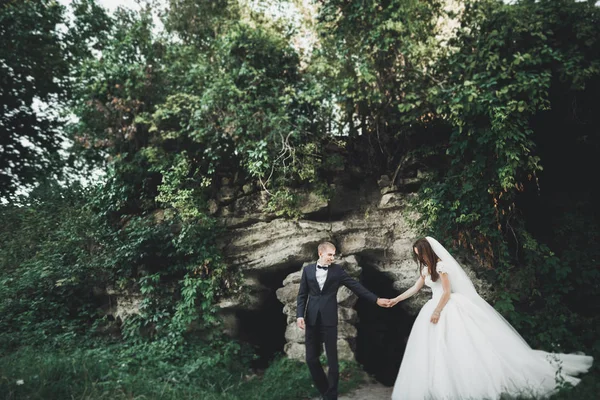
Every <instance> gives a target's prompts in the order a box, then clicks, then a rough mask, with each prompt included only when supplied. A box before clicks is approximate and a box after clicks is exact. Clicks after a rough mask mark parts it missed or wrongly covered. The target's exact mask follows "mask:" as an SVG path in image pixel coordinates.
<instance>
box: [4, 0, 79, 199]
mask: <svg viewBox="0 0 600 400" xmlns="http://www.w3.org/2000/svg"><path fill="white" fill-rule="evenodd" d="M64 11H65V9H64V7H62V6H61V5H59V4H58V3H56V2H55V1H51V0H25V1H18V0H12V1H10V0H9V1H3V2H2V5H0V76H1V77H2V79H1V80H0V104H2V106H1V107H2V110H1V112H0V197H8V196H10V195H12V194H14V193H15V191H17V190H18V188H19V187H21V186H24V185H31V184H33V183H35V182H37V181H38V180H40V179H41V178H42V177H44V176H47V175H49V174H51V173H56V172H58V171H59V170H60V163H59V162H58V157H57V152H58V150H59V149H60V145H61V136H60V134H59V132H58V130H57V120H56V116H55V113H54V112H55V110H54V109H53V106H52V104H55V103H56V102H57V101H60V100H61V99H63V98H64V96H65V94H66V92H65V79H66V78H67V75H68V72H69V65H68V61H67V59H66V57H65V47H64V46H63V44H62V43H61V41H60V37H59V32H58V25H59V24H61V23H63V22H64ZM43 103H45V104H46V105H47V106H48V107H47V108H46V109H45V110H41V109H40V107H38V105H42V104H43Z"/></svg>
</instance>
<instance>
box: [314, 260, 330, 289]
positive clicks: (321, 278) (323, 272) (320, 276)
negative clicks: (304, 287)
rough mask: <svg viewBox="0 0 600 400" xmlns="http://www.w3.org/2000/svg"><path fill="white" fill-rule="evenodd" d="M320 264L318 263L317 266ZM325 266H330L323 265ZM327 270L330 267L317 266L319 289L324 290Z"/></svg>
mask: <svg viewBox="0 0 600 400" xmlns="http://www.w3.org/2000/svg"><path fill="white" fill-rule="evenodd" d="M319 265H320V264H319V263H317V267H318V266H319ZM323 267H328V265H323ZM327 272H329V270H328V269H323V268H317V283H318V284H319V289H321V290H323V285H325V281H326V280H327Z"/></svg>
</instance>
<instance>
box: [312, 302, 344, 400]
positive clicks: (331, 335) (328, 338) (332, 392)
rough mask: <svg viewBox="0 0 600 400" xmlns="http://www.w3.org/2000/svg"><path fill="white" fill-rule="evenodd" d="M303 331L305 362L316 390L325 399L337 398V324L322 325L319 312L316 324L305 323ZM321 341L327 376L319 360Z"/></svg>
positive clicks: (333, 399) (335, 399)
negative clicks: (304, 332) (323, 346)
mask: <svg viewBox="0 0 600 400" xmlns="http://www.w3.org/2000/svg"><path fill="white" fill-rule="evenodd" d="M305 331H306V336H305V346H306V364H307V365H308V370H309V371H310V374H311V376H312V378H313V381H314V383H315V385H316V387H317V390H318V391H319V392H320V393H321V395H322V396H323V397H324V398H325V399H327V400H337V398H338V381H339V375H340V371H339V363H338V351H337V325H332V326H324V325H323V324H322V322H321V315H320V313H319V315H318V316H317V321H316V324H315V325H306V327H305ZM323 343H324V344H325V354H326V355H327V366H328V367H329V372H328V376H325V371H323V367H321V363H320V362H319V356H320V355H321V348H322V344H323Z"/></svg>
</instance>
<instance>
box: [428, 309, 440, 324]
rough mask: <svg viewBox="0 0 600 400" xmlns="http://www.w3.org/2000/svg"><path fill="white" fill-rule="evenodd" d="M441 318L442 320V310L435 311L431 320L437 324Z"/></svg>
mask: <svg viewBox="0 0 600 400" xmlns="http://www.w3.org/2000/svg"><path fill="white" fill-rule="evenodd" d="M439 320H440V312H439V311H434V312H433V314H431V319H430V320H429V321H431V323H432V324H437V323H438V321H439Z"/></svg>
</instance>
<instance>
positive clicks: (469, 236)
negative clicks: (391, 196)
mask: <svg viewBox="0 0 600 400" xmlns="http://www.w3.org/2000/svg"><path fill="white" fill-rule="evenodd" d="M599 18H600V13H599V11H598V9H597V8H596V7H593V6H592V5H590V4H584V3H574V2H573V1H552V2H551V1H541V2H536V3H533V2H518V3H516V4H514V5H507V4H504V3H502V2H497V1H475V2H467V3H466V6H465V10H464V12H463V14H462V20H461V26H460V28H459V29H458V31H457V35H456V37H455V38H453V39H452V40H450V41H449V45H450V50H449V51H448V52H447V53H446V54H444V55H443V57H441V58H440V60H439V62H438V63H436V65H435V70H434V71H433V72H434V73H435V74H436V75H437V76H439V78H440V80H441V79H442V78H443V83H442V84H441V85H440V87H431V88H430V89H429V90H428V97H427V102H428V103H429V104H431V107H432V108H433V109H434V110H435V112H436V114H437V115H438V118H441V119H443V120H444V123H445V124H447V125H448V134H449V135H448V140H447V142H446V143H445V146H444V147H445V155H444V158H443V161H442V162H440V163H439V164H440V166H441V167H442V168H439V169H438V171H439V173H438V174H436V175H434V176H433V179H432V180H431V181H430V182H429V183H428V184H426V185H425V186H424V187H423V189H422V196H421V200H420V201H419V203H418V205H417V207H419V210H420V211H421V212H422V219H421V221H420V223H421V224H423V225H422V226H427V227H428V229H430V230H432V231H434V232H436V235H437V236H438V237H440V238H441V239H443V240H445V241H446V242H447V243H454V244H455V245H456V247H458V248H463V249H467V250H468V251H469V252H471V253H474V254H475V255H476V256H477V258H478V259H479V262H482V263H483V264H484V265H487V266H488V267H489V268H491V269H493V270H492V273H491V274H489V275H490V279H492V280H493V282H494V283H495V285H496V286H497V287H498V302H497V307H498V309H499V310H501V311H503V312H505V314H506V315H509V316H510V319H511V322H513V323H514V324H515V326H516V327H517V329H519V331H520V332H522V333H523V334H524V335H525V336H526V337H527V338H528V340H530V342H531V343H532V344H533V345H534V346H543V347H546V348H553V347H554V346H556V345H557V344H558V343H562V344H563V345H565V344H566V345H567V346H568V347H569V348H576V347H577V346H582V343H580V342H578V341H577V340H576V338H574V337H573V336H572V335H571V334H570V333H569V332H571V331H572V330H573V329H576V327H578V328H582V326H581V325H578V324H580V323H581V322H582V320H581V318H580V317H578V316H576V315H575V314H574V313H573V311H572V310H571V309H569V307H568V306H567V303H568V302H567V298H568V296H570V295H571V294H572V293H574V292H575V291H576V290H577V291H579V290H581V289H583V290H584V291H585V295H583V296H581V298H587V299H591V298H594V297H595V296H597V295H598V292H597V289H592V288H591V287H589V286H586V287H583V288H579V287H578V288H576V287H575V286H574V285H572V284H571V282H573V281H572V280H571V279H573V278H574V276H573V272H574V269H573V268H572V267H573V266H574V265H575V264H572V263H571V260H569V259H568V258H563V259H560V258H558V257H557V255H556V254H555V253H554V252H553V251H551V249H550V248H549V247H548V246H547V245H545V244H544V243H541V242H539V241H538V240H537V239H536V238H534V237H533V236H532V235H531V234H530V233H529V231H528V229H527V227H526V225H525V220H524V219H523V218H522V216H521V215H520V214H519V213H520V211H519V209H518V206H517V200H518V199H519V196H520V195H521V193H522V192H523V191H524V190H525V187H527V188H528V190H536V184H538V183H539V181H538V175H539V174H540V173H541V172H542V171H543V161H544V160H541V159H540V157H539V156H538V155H537V154H536V143H535V142H534V139H533V138H534V130H533V127H532V125H531V121H532V120H533V119H534V118H540V116H541V115H544V113H545V112H547V110H549V109H550V108H551V107H552V106H553V104H552V103H551V99H550V95H549V93H550V92H551V91H552V90H556V87H558V86H560V87H566V88H568V89H567V90H569V91H572V92H575V93H577V92H578V91H581V92H584V91H585V90H586V88H587V87H588V86H591V87H593V86H594V82H597V81H598V80H599V79H600V69H599V68H598V66H599V65H600V64H599V62H600V60H598V58H597V57H596V56H594V55H593V52H594V51H596V52H597V51H598V49H600V41H599V40H598V37H600V36H599V35H598V33H599V32H598V24H597V21H598V19H599ZM593 32H595V33H593ZM566 37H568V38H570V39H569V40H566V39H565V38H566ZM592 49H595V50H592ZM574 54H576V56H574ZM596 54H597V53H596ZM538 188H539V187H538ZM542 190H543V189H542ZM564 222H566V221H564ZM565 226H569V224H568V223H567V224H566V225H565ZM586 231H587V234H589V235H590V237H593V236H594V235H595V232H598V230H597V227H594V226H593V223H591V224H589V225H588V226H586ZM577 248H578V249H579V251H581V252H582V253H581V254H588V255H592V254H591V253H594V252H597V251H598V250H597V246H595V245H590V246H589V247H588V248H586V247H584V246H577ZM590 252H591V253H590ZM592 263H593V262H592ZM585 264H588V262H587V261H586V262H585ZM517 267H518V268H517ZM591 269H592V268H589V267H584V268H583V270H585V271H590V270H591ZM580 272H581V271H577V272H576V275H580ZM579 281H580V282H581V281H582V280H581V279H579ZM587 301H589V300H587ZM584 303H585V301H584ZM534 312H535V313H536V315H532V313H534ZM575 321H579V322H575ZM597 323H598V321H597V320H587V321H586V322H585V323H584V325H585V326H586V327H585V328H584V329H585V330H588V329H594V326H597ZM589 343H591V342H590V341H588V344H589Z"/></svg>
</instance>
